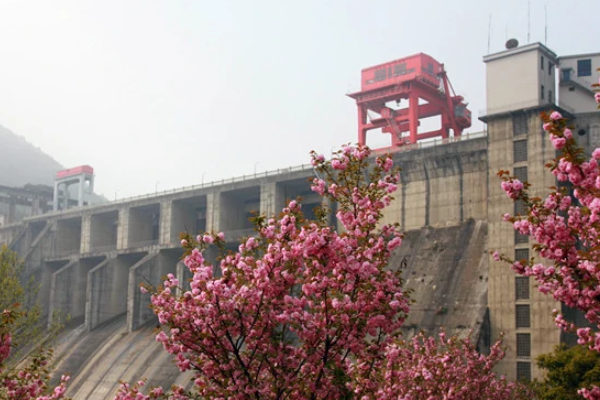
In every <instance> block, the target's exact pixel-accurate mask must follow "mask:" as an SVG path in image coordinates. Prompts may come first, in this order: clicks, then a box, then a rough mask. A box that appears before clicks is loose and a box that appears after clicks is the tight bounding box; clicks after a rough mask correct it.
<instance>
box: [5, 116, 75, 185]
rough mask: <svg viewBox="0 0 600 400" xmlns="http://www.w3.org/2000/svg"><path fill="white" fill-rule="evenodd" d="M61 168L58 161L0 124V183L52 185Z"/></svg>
mask: <svg viewBox="0 0 600 400" xmlns="http://www.w3.org/2000/svg"><path fill="white" fill-rule="evenodd" d="M61 169H64V168H63V166H62V165H61V164H60V163H59V162H58V161H56V160H55V159H53V158H52V157H51V156H49V155H48V154H46V153H44V152H43V151H42V150H40V149H39V148H37V147H35V146H34V145H33V144H31V143H29V142H28V141H27V140H25V138H24V137H22V136H19V135H17V134H15V133H13V132H12V131H10V130H9V129H7V128H6V127H4V126H2V125H0V185H4V186H14V187H20V186H24V185H26V184H28V183H30V184H44V185H53V184H54V175H55V174H56V172H57V171H60V170H61Z"/></svg>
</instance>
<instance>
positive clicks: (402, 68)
mask: <svg viewBox="0 0 600 400" xmlns="http://www.w3.org/2000/svg"><path fill="white" fill-rule="evenodd" d="M405 73H406V63H402V64H396V65H394V76H398V75H403V74H405Z"/></svg>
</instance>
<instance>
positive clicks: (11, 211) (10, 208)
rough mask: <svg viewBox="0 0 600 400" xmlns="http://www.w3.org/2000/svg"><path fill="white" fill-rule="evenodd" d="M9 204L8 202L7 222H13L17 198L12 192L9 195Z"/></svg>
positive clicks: (15, 217)
mask: <svg viewBox="0 0 600 400" xmlns="http://www.w3.org/2000/svg"><path fill="white" fill-rule="evenodd" d="M9 202H10V203H9V204H8V217H7V219H8V222H7V223H9V224H12V223H13V222H15V221H16V219H17V216H16V213H17V199H16V198H15V195H14V194H11V195H10V200H9Z"/></svg>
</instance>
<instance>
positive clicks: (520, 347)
mask: <svg viewBox="0 0 600 400" xmlns="http://www.w3.org/2000/svg"><path fill="white" fill-rule="evenodd" d="M517 357H531V334H529V333H517Z"/></svg>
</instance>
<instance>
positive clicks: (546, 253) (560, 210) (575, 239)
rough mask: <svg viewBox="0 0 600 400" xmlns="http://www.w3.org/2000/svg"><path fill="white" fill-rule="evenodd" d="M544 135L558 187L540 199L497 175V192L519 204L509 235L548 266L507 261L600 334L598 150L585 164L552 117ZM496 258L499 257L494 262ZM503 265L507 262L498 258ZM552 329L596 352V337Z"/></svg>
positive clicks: (558, 318)
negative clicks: (521, 209) (523, 210)
mask: <svg viewBox="0 0 600 400" xmlns="http://www.w3.org/2000/svg"><path fill="white" fill-rule="evenodd" d="M543 119H544V130H546V131H547V132H548V133H549V135H550V140H551V141H552V143H553V145H554V147H555V148H556V149H559V150H561V153H560V154H559V155H558V157H557V159H555V160H554V161H553V162H552V163H550V164H549V165H548V168H549V169H550V170H551V172H552V174H553V175H554V176H556V179H557V180H558V181H559V183H560V185H559V187H558V188H556V189H555V190H553V191H552V192H551V193H549V194H548V195H547V196H546V197H545V198H543V199H540V198H537V197H532V196H530V195H529V193H528V191H527V188H525V189H521V190H515V189H514V186H515V182H517V186H520V183H519V182H518V181H517V180H516V179H514V177H511V176H509V175H508V173H506V172H504V171H502V172H501V173H500V175H501V177H502V179H503V182H502V188H503V189H504V191H505V192H506V194H507V195H508V196H509V197H510V198H511V199H513V200H521V201H523V202H525V204H526V205H527V208H528V213H527V215H523V216H514V217H510V216H508V215H507V216H505V218H504V219H505V220H506V221H509V222H512V223H513V227H514V229H515V230H517V231H519V232H520V233H521V234H525V235H528V236H530V237H531V238H532V239H534V240H535V242H536V244H535V245H534V249H535V250H536V251H537V252H538V254H539V256H540V257H541V258H543V259H547V260H550V261H551V264H550V265H545V264H544V263H542V262H533V261H531V260H517V261H513V269H514V270H515V271H516V272H517V273H518V274H521V275H526V276H531V277H533V278H534V279H535V280H536V281H537V287H538V289H539V290H540V291H541V292H542V293H548V294H551V295H552V296H553V297H554V298H555V299H556V300H557V301H560V302H562V303H564V304H566V305H567V306H569V307H572V308H577V309H579V310H581V311H583V312H584V313H585V317H586V319H587V320H588V321H589V322H590V323H592V324H593V325H594V326H595V327H596V329H600V301H599V300H598V299H600V246H599V244H600V236H599V235H600V168H599V165H598V160H599V159H600V149H596V150H594V151H593V153H592V156H591V157H590V158H588V159H586V158H585V157H584V156H583V151H582V150H581V149H580V148H579V147H578V146H577V143H576V141H575V139H573V134H572V132H571V130H570V129H569V128H568V127H567V122H566V119H565V118H563V117H562V115H560V113H558V112H553V113H552V114H551V115H550V116H547V115H544V116H543ZM499 258H500V257H499ZM502 258H503V259H504V260H509V259H508V258H504V257H502ZM555 314H556V315H555V322H556V324H557V326H559V327H560V328H561V329H564V330H576V332H577V335H578V337H579V343H580V344H584V345H588V346H589V347H590V348H591V349H593V350H596V351H600V333H593V332H592V331H591V330H590V329H589V328H582V329H577V326H575V325H574V324H573V323H571V322H569V321H566V320H565V319H564V318H563V316H562V315H560V314H558V313H555ZM580 393H581V394H582V395H584V397H586V398H588V399H592V398H594V399H600V390H598V389H597V388H595V389H593V390H583V391H581V392H580Z"/></svg>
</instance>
